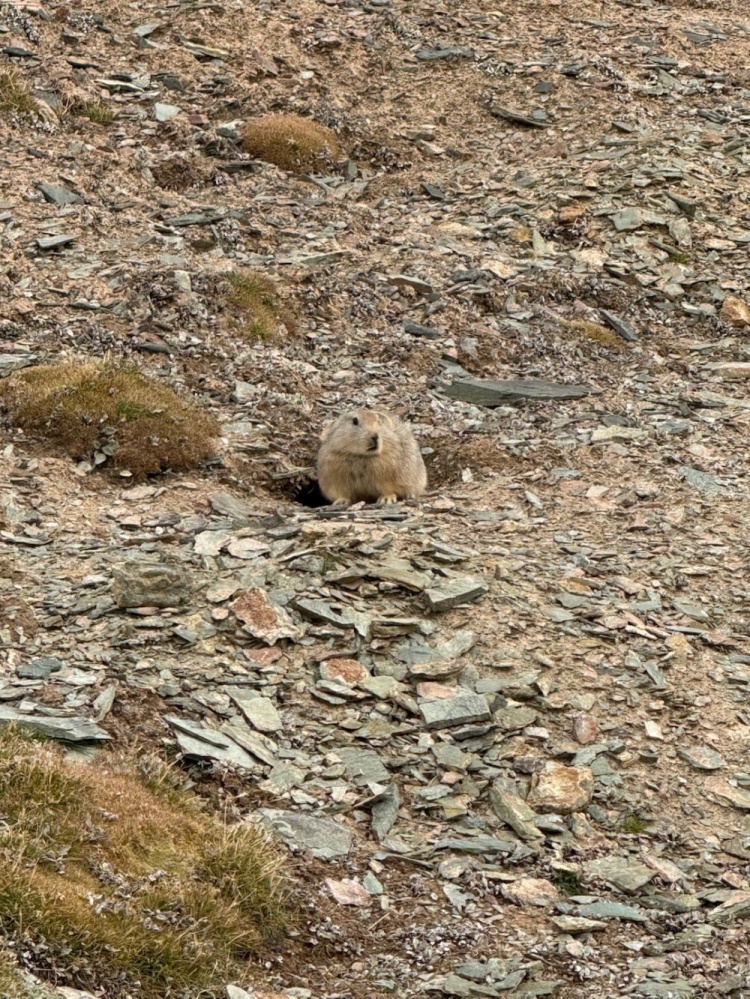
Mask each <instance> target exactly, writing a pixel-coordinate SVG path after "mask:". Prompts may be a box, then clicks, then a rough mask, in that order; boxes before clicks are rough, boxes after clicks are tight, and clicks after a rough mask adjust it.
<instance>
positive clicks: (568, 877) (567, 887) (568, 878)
mask: <svg viewBox="0 0 750 999" xmlns="http://www.w3.org/2000/svg"><path fill="white" fill-rule="evenodd" d="M552 883H553V884H554V885H555V886H556V887H557V888H559V889H560V891H561V892H564V893H565V894H566V895H581V894H582V893H583V882H582V881H581V879H580V878H579V876H578V875H577V874H576V873H575V871H558V872H557V874H555V876H554V878H553V879H552Z"/></svg>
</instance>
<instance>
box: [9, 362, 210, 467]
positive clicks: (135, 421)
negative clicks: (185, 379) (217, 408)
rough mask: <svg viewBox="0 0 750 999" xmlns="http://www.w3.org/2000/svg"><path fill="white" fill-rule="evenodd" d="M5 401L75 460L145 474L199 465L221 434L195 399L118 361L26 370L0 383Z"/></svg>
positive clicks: (17, 418) (16, 416) (20, 421)
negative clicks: (92, 461)
mask: <svg viewBox="0 0 750 999" xmlns="http://www.w3.org/2000/svg"><path fill="white" fill-rule="evenodd" d="M0 404H2V405H3V406H4V408H5V410H6V411H7V414H8V416H9V418H10V420H11V421H12V422H13V423H15V424H16V425H17V426H19V427H21V428H22V429H23V430H25V431H27V432H30V433H32V434H35V435H37V436H38V437H40V438H43V439H46V440H48V441H50V442H51V443H52V444H54V445H55V446H56V447H57V448H59V449H61V450H63V451H64V452H66V453H67V454H69V455H70V456H71V457H72V458H75V459H77V460H84V459H88V460H91V459H92V458H93V459H94V460H95V461H96V463H97V464H108V465H110V466H112V467H113V468H115V469H118V470H127V471H129V472H131V473H132V474H133V475H135V476H139V477H140V476H144V475H155V474H158V473H159V472H165V471H168V470H171V471H175V472H181V471H187V470H188V469H191V468H195V467H198V466H200V465H201V464H202V463H203V462H204V461H205V460H206V459H207V458H209V457H210V456H211V455H212V454H213V453H214V440H215V438H216V437H217V435H218V432H219V428H218V424H217V421H216V420H215V419H214V417H213V416H212V415H211V414H210V413H207V412H205V411H204V410H202V409H200V408H199V407H198V406H197V405H195V403H193V402H192V401H191V400H189V399H186V398H183V397H182V396H180V395H178V394H177V393H176V392H175V391H173V389H171V388H170V387H169V386H168V385H164V384H162V383H160V382H158V381H156V380H155V379H152V378H148V377H147V376H146V375H144V374H143V373H142V372H140V371H139V370H138V369H137V368H135V367H133V366H130V365H125V364H118V363H108V362H99V361H97V362H87V363H77V362H70V363H65V364H44V365H39V366H38V367H33V368H25V369H24V370H23V371H19V372H16V373H15V374H14V375H12V376H11V377H10V378H7V379H5V380H4V381H3V382H0Z"/></svg>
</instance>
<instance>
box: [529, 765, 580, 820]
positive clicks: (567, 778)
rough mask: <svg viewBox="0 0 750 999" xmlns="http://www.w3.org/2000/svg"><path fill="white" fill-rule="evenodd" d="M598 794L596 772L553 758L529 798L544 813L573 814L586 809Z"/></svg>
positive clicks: (530, 802) (532, 804) (533, 805)
mask: <svg viewBox="0 0 750 999" xmlns="http://www.w3.org/2000/svg"><path fill="white" fill-rule="evenodd" d="M593 794H594V775H593V774H592V773H591V771H590V770H589V768H588V767H566V766H563V764H562V763H554V762H552V761H549V762H548V763H547V764H546V766H545V768H544V770H543V771H542V772H541V773H540V774H539V777H538V780H537V782H536V785H535V786H534V788H532V790H531V793H530V794H529V796H528V798H527V799H526V801H527V803H528V804H529V805H531V807H532V808H535V809H536V810H537V811H540V812H556V813H557V814H558V815H569V814H570V813H571V812H580V811H581V809H583V808H585V807H586V806H587V805H588V804H589V802H590V801H591V798H592V797H593Z"/></svg>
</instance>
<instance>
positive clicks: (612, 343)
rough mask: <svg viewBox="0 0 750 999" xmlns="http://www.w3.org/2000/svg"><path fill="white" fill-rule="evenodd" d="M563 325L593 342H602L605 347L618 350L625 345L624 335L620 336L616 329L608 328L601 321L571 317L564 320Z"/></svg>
mask: <svg viewBox="0 0 750 999" xmlns="http://www.w3.org/2000/svg"><path fill="white" fill-rule="evenodd" d="M563 326H564V327H565V329H567V330H570V332H571V333H575V334H576V335H577V336H578V337H580V338H583V339H585V340H591V341H592V342H593V343H600V344H601V345H602V346H603V347H610V348H612V349H613V350H618V349H619V348H621V347H622V346H623V345H624V341H623V339H622V337H619V336H618V335H617V334H616V333H615V332H614V330H610V329H607V327H606V326H601V325H600V324H599V323H589V322H587V321H586V320H585V319H571V320H568V321H566V322H564V323H563Z"/></svg>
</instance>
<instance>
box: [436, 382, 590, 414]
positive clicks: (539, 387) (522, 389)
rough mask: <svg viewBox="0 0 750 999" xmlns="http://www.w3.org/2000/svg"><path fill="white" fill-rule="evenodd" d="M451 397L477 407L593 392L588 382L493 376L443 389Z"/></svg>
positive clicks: (574, 396) (580, 396) (556, 399)
mask: <svg viewBox="0 0 750 999" xmlns="http://www.w3.org/2000/svg"><path fill="white" fill-rule="evenodd" d="M443 392H444V394H445V395H447V396H448V397H449V398H450V399H459V400H460V401H461V402H470V403H472V404H473V405H475V406H487V407H488V408H490V409H491V408H492V407H493V406H504V405H505V404H506V403H508V402H517V401H518V400H520V399H536V400H538V401H545V400H547V401H553V402H554V401H559V402H562V401H564V400H566V399H583V398H585V397H586V396H587V395H589V394H590V392H591V389H590V388H589V386H588V385H559V384H557V383H556V382H547V381H544V380H543V379H541V378H509V379H507V380H505V381H495V380H494V379H491V378H464V379H460V380H456V381H454V382H452V383H451V384H450V385H448V386H447V387H446V388H444V389H443Z"/></svg>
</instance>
